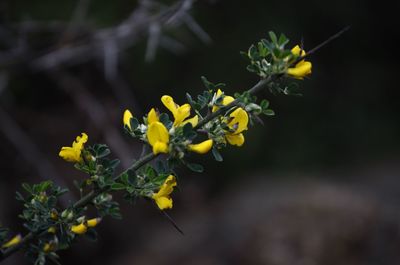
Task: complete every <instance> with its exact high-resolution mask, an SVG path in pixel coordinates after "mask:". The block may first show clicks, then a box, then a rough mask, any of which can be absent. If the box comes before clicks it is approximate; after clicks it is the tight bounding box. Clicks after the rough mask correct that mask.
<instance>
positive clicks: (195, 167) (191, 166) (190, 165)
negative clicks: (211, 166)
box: [185, 163, 204, 173]
mask: <svg viewBox="0 0 400 265" xmlns="http://www.w3.org/2000/svg"><path fill="white" fill-rule="evenodd" d="M185 165H186V166H187V167H188V168H189V169H190V170H191V171H193V172H197V173H202V172H203V171H204V167H203V166H202V165H200V164H196V163H185Z"/></svg>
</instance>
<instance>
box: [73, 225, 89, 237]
mask: <svg viewBox="0 0 400 265" xmlns="http://www.w3.org/2000/svg"><path fill="white" fill-rule="evenodd" d="M71 232H72V233H74V234H77V235H82V234H84V233H86V232H87V226H86V225H85V224H83V223H81V224H79V225H73V226H71Z"/></svg>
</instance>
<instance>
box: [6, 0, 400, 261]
mask: <svg viewBox="0 0 400 265" xmlns="http://www.w3.org/2000/svg"><path fill="white" fill-rule="evenodd" d="M398 9H399V4H398V3H397V2H393V3H390V5H387V4H385V3H384V2H382V1H380V2H376V1H345V0H338V1H329V2H324V1H266V0H253V1H232V0H209V1H206V0H201V1H181V2H180V1H159V2H155V1H150V0H149V1H133V0H131V1H127V0H115V1H105V0H97V1H90V0H74V1H70V0H68V1H67V0H59V1H50V0H38V1H26V0H1V1H0V142H1V148H0V169H1V170H0V220H1V223H2V224H3V225H4V226H7V227H10V228H12V229H13V230H14V231H21V221H20V220H19V219H18V218H17V215H18V214H19V213H20V211H21V209H22V208H21V205H18V204H17V203H16V202H15V200H14V197H15V191H16V190H21V187H20V184H21V183H22V182H28V183H37V182H40V181H42V180H46V179H51V180H53V181H54V182H56V183H57V184H59V185H61V186H65V187H68V188H70V189H71V190H73V191H74V192H72V193H71V194H70V195H68V196H69V197H68V196H66V197H65V201H64V203H67V202H68V201H69V200H75V199H76V198H77V194H76V193H75V190H74V188H73V185H72V180H73V179H79V178H82V177H84V176H83V175H82V174H80V173H79V172H77V171H75V170H74V169H73V166H72V165H71V164H70V163H65V162H64V161H62V159H61V158H59V157H58V152H59V149H60V147H61V146H65V145H69V144H70V143H71V142H72V140H73V138H74V137H75V136H76V135H78V134H79V133H81V132H87V133H88V135H89V137H90V142H91V143H95V142H104V143H107V144H108V145H109V146H110V147H111V149H112V151H113V155H114V156H115V157H118V158H121V159H122V166H121V168H120V170H122V167H123V166H126V165H129V163H130V161H131V160H132V159H133V158H134V157H137V156H138V155H139V153H140V151H141V146H140V144H139V143H138V142H135V141H132V140H131V139H129V138H128V137H127V136H126V135H124V133H123V131H122V126H121V117H122V112H123V110H124V109H125V108H130V109H131V110H132V111H133V113H134V115H136V116H141V115H143V114H144V113H146V112H147V110H148V109H149V108H150V107H152V106H157V107H160V108H161V107H162V105H161V103H160V101H159V99H160V97H161V96H162V95H164V94H169V95H171V96H173V97H174V98H176V100H177V102H178V103H182V102H184V100H185V98H184V95H185V92H190V93H191V94H192V95H193V94H196V93H198V92H201V91H202V90H203V87H202V83H201V81H200V76H202V75H204V76H206V77H207V78H208V79H209V80H211V81H214V82H224V83H226V84H227V89H226V92H227V94H233V93H234V92H236V91H243V90H245V89H248V88H250V87H251V86H252V85H253V84H255V83H256V82H257V77H256V76H254V75H253V74H251V73H249V72H247V71H246V70H245V67H246V62H245V61H244V60H243V58H242V57H241V56H240V55H239V51H245V50H247V48H248V47H249V45H250V44H252V43H254V42H256V41H258V40H259V39H261V38H265V37H266V36H267V33H268V31H269V30H274V31H275V32H277V33H280V32H282V33H285V34H286V36H288V37H289V38H290V39H291V40H292V42H291V44H293V45H295V44H297V43H300V42H301V41H302V40H304V47H305V49H306V50H307V49H311V48H312V47H313V46H315V45H317V44H318V43H320V42H321V41H323V40H325V39H326V38H328V37H329V36H330V35H332V34H334V33H336V32H337V31H339V30H340V29H342V28H343V27H344V26H347V25H350V26H351V29H350V31H348V32H347V33H346V34H344V35H343V36H342V37H341V38H340V39H338V40H335V41H334V42H333V43H330V44H329V45H328V46H326V47H325V48H323V49H322V50H321V51H319V52H318V53H317V54H315V56H313V57H312V59H311V61H312V62H313V74H312V75H311V77H310V78H308V79H306V80H305V81H304V82H301V88H302V92H303V94H304V96H303V97H284V96H273V95H270V94H268V95H267V97H268V99H269V100H270V102H271V104H272V108H273V109H274V110H275V112H276V114H277V115H276V116H275V117H272V118H266V119H265V126H257V127H254V128H251V130H249V131H248V132H247V133H246V144H245V145H244V146H243V147H241V148H236V147H228V148H227V149H226V150H224V151H223V155H224V162H223V163H218V162H215V161H214V160H213V159H212V158H211V156H208V157H207V158H204V157H199V158H198V159H199V161H201V162H202V163H203V164H204V165H205V168H206V171H205V173H204V174H193V173H191V172H188V171H185V170H181V172H180V173H181V180H180V185H179V187H180V188H179V191H178V192H176V193H174V194H173V197H174V204H175V206H174V209H173V210H172V211H169V213H170V214H171V215H172V216H173V218H174V220H175V221H176V222H177V223H178V225H179V226H180V227H181V228H182V229H183V231H184V232H185V235H184V236H182V235H180V234H179V233H178V232H177V231H175V230H174V228H173V227H172V226H171V225H170V224H169V223H168V221H167V220H166V219H165V218H164V217H163V216H162V215H160V214H159V213H158V212H157V211H156V210H155V208H154V207H151V206H150V205H149V204H148V202H145V201H139V202H138V203H137V204H136V205H129V204H127V203H124V202H122V203H121V208H122V213H123V216H124V219H123V220H122V221H118V220H111V219H106V220H104V222H103V223H102V224H101V225H100V227H99V229H98V231H99V234H100V238H99V241H98V243H93V242H90V241H88V240H84V239H82V240H80V241H81V242H79V243H78V244H75V245H74V247H73V248H72V249H70V250H68V251H63V252H61V253H60V255H61V257H62V258H61V261H62V264H87V263H93V264H122V265H123V264H203V265H204V264H276V265H286V264H287V265H289V264H290V265H294V264H301V265H306V264H307V265H314V264H324V265H328V264H399V263H400V254H399V253H400V216H399V212H400V206H399V205H400V204H399V203H400V181H399V179H398V178H399V177H400V173H399V172H400V165H399V161H400V151H399V150H400V149H399V147H400V141H399V140H398V135H400V123H399V113H400V104H399V103H398V101H399V98H400V90H399V89H398V85H397V74H398V73H397V71H398V68H399V67H398V60H396V59H395V56H396V55H397V50H398V49H397V47H396V46H395V45H396V44H397V43H396V42H395V39H396V38H397V37H396V36H398V34H399V32H398V26H397V22H396V20H397V19H396V16H397V10H398ZM195 158H196V159H197V157H195ZM4 264H10V265H11V264H28V262H27V261H26V260H24V259H23V257H22V254H21V253H19V254H17V255H14V256H13V257H12V258H10V259H8V260H6V261H5V262H4Z"/></svg>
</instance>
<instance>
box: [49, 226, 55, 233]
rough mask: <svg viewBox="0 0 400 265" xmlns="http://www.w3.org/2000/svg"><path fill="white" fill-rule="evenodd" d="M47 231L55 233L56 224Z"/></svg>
mask: <svg viewBox="0 0 400 265" xmlns="http://www.w3.org/2000/svg"><path fill="white" fill-rule="evenodd" d="M47 232H48V233H50V234H55V233H56V228H55V227H54V226H51V227H49V229H47Z"/></svg>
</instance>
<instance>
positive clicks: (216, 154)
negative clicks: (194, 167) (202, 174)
mask: <svg viewBox="0 0 400 265" xmlns="http://www.w3.org/2000/svg"><path fill="white" fill-rule="evenodd" d="M212 154H213V156H214V158H215V160H216V161H218V162H222V161H223V160H224V159H223V158H222V156H221V154H220V152H219V151H218V149H217V148H215V147H213V149H212Z"/></svg>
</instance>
